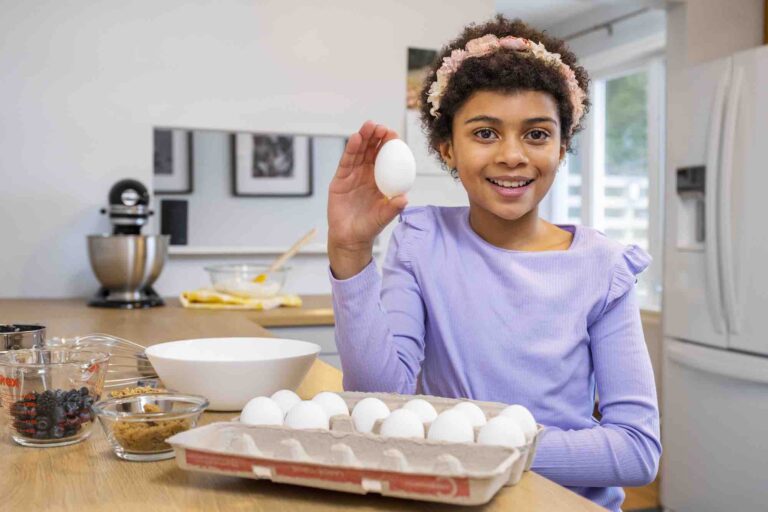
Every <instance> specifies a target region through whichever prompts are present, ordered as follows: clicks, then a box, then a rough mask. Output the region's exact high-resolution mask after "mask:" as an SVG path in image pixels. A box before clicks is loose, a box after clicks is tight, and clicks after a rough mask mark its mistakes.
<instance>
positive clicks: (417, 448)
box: [167, 392, 542, 505]
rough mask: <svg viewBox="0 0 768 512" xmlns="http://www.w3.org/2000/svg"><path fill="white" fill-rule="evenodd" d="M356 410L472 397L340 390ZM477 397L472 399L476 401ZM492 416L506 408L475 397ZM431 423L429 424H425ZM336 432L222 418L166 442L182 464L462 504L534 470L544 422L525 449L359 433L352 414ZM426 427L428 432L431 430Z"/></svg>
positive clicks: (336, 423)
mask: <svg viewBox="0 0 768 512" xmlns="http://www.w3.org/2000/svg"><path fill="white" fill-rule="evenodd" d="M338 394H339V396H341V397H342V398H343V399H344V401H345V402H346V403H347V406H348V407H349V408H350V410H352V409H353V408H354V406H355V404H357V402H359V401H360V400H362V399H363V398H367V397H375V398H378V399H380V400H382V401H383V402H384V403H385V404H387V406H388V407H389V408H390V410H395V409H397V408H399V407H401V406H402V405H403V404H405V403H406V402H407V401H409V400H412V399H413V398H422V399H424V400H427V401H428V402H430V403H431V404H432V405H433V406H434V407H435V409H436V410H437V412H438V413H440V412H442V411H444V410H446V409H449V408H451V407H453V406H454V405H456V404H458V403H460V402H464V401H467V400H458V399H449V398H440V397H433V396H414V395H398V394H390V393H356V392H343V393H338ZM470 401H471V400H470ZM471 402H473V403H475V404H476V405H478V406H479V407H480V409H481V410H482V411H483V412H484V413H485V415H486V417H488V418H491V417H493V416H495V415H497V414H498V413H499V412H501V410H502V409H504V408H505V407H506V405H505V404H501V403H496V402H480V401H471ZM425 426H426V427H427V428H428V426H429V424H425ZM330 427H331V428H330V430H296V429H292V428H289V427H285V426H267V425H258V426H254V425H246V424H243V423H240V422H239V421H231V422H220V423H213V424H210V425H206V426H204V427H198V428H195V429H192V430H188V431H186V432H182V433H179V434H176V435H175V436H173V437H171V438H169V439H168V440H167V442H168V443H170V444H171V445H172V446H173V448H174V451H175V455H176V461H177V463H178V465H179V466H180V467H181V468H182V469H188V470H194V471H202V472H212V473H220V474H226V475H232V476H240V477H245V478H254V479H267V480H271V481H273V482H280V483H289V484H294V485H303V486H308V487H317V488H321V489H331V490H337V491H343V492H350V493H356V494H367V493H378V494H381V495H384V496H391V497H399V498H408V499H415V500H422V501H435V502H442V503H452V504H457V505H480V504H483V503H487V502H488V501H490V500H491V498H493V496H494V495H495V494H496V493H497V492H498V491H499V490H500V489H501V488H502V487H504V486H507V485H514V484H516V483H517V482H519V480H520V478H521V477H522V474H523V472H524V471H525V470H527V469H528V468H530V464H531V462H532V461H533V457H534V455H535V451H536V446H537V443H538V438H539V433H540V432H541V430H542V429H541V427H539V431H538V433H537V435H536V436H535V437H534V439H533V440H532V441H531V442H530V443H529V444H528V445H526V446H524V447H522V448H509V447H502V446H490V445H480V444H475V443H450V442H444V441H428V440H425V439H401V438H386V437H382V436H380V435H378V432H379V429H380V427H381V420H379V421H377V422H376V423H375V424H374V427H373V431H372V432H371V433H362V432H357V431H356V430H355V427H354V423H353V422H352V420H351V418H350V417H349V416H346V415H339V416H333V417H332V418H331V422H330ZM425 430H426V429H425Z"/></svg>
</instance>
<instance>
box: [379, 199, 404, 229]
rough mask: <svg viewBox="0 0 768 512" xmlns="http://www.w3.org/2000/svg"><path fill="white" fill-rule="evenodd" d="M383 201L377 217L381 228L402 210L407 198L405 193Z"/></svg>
mask: <svg viewBox="0 0 768 512" xmlns="http://www.w3.org/2000/svg"><path fill="white" fill-rule="evenodd" d="M385 201H386V202H385V203H384V204H383V205H382V206H381V208H380V209H379V216H378V217H379V218H378V219H377V222H378V224H379V226H380V227H382V228H383V227H385V226H387V225H388V224H389V223H390V222H392V220H393V219H394V218H395V217H397V216H398V215H399V214H400V212H402V211H403V209H404V208H405V207H406V205H407V204H408V198H407V197H406V196H405V195H400V196H396V197H393V198H392V199H387V200H385Z"/></svg>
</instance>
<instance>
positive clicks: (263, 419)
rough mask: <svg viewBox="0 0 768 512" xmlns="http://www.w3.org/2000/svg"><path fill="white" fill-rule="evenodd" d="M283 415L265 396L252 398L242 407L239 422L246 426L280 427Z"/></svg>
mask: <svg viewBox="0 0 768 512" xmlns="http://www.w3.org/2000/svg"><path fill="white" fill-rule="evenodd" d="M284 416H285V414H284V413H283V410H282V409H281V408H280V406H278V405H277V404H276V403H275V401H274V400H272V399H271V398H267V397H266V396H257V397H256V398H252V399H251V400H249V401H248V403H247V404H245V407H243V412H241V413H240V421H241V422H242V423H245V424H246V425H282V424H283V417H284Z"/></svg>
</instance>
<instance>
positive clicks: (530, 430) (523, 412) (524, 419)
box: [499, 405, 538, 441]
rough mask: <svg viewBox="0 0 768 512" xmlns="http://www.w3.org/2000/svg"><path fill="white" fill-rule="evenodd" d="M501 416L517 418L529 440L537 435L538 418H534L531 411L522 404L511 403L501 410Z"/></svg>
mask: <svg viewBox="0 0 768 512" xmlns="http://www.w3.org/2000/svg"><path fill="white" fill-rule="evenodd" d="M499 416H507V417H509V418H512V419H513V420H515V421H516V422H517V424H518V425H519V426H520V428H521V429H523V433H524V434H525V439H526V440H527V441H530V440H531V439H533V437H534V436H535V435H536V430H538V427H537V426H536V420H535V419H534V418H533V414H531V411H529V410H528V409H526V408H525V407H523V406H522V405H510V406H509V407H507V408H506V409H504V410H503V411H501V412H500V413H499Z"/></svg>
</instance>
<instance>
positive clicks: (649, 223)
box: [544, 55, 664, 310]
mask: <svg viewBox="0 0 768 512" xmlns="http://www.w3.org/2000/svg"><path fill="white" fill-rule="evenodd" d="M663 71H664V62H663V57H662V56H661V55H656V56H652V57H645V58H643V59H642V60H639V59H638V60H635V61H634V62H631V63H623V64H620V65H618V66H617V65H614V66H612V67H611V68H608V69H602V70H598V71H594V70H593V71H591V74H592V77H591V78H592V84H591V87H592V91H591V101H592V110H591V112H590V114H589V115H588V116H587V119H586V123H585V129H584V130H583V131H582V132H580V133H579V134H577V135H576V137H575V138H574V144H573V146H574V152H573V154H569V155H568V158H567V159H566V162H565V164H564V165H563V167H562V168H561V170H560V172H559V175H558V177H557V179H556V181H555V185H554V186H553V187H552V192H551V196H552V198H551V200H550V202H549V206H550V208H549V213H550V216H549V217H550V219H551V220H552V222H556V223H564V224H574V223H575V224H584V225H587V226H592V227H594V228H596V229H598V230H600V231H602V232H603V233H605V235H606V236H608V237H610V238H612V239H614V240H616V241H618V242H621V243H622V244H627V245H629V244H635V245H637V246H639V247H641V248H643V249H644V250H646V251H648V252H649V253H650V254H651V256H652V257H653V259H654V264H653V265H651V267H650V268H649V269H648V270H647V271H646V272H644V273H643V274H642V275H641V276H640V278H639V279H638V294H639V296H640V301H641V307H642V308H643V309H651V310H658V309H659V308H660V301H661V275H662V274H661V260H662V251H661V242H662V232H661V230H662V226H661V218H662V204H663V203H662V194H661V180H662V175H663V172H662V169H663V166H662V162H663V154H662V148H663V147H664V146H663V140H664V133H663V132H664V119H663V101H664V76H663ZM558 182H560V183H558ZM561 205H562V206H561ZM544 211H545V212H546V211H547V210H544Z"/></svg>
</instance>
